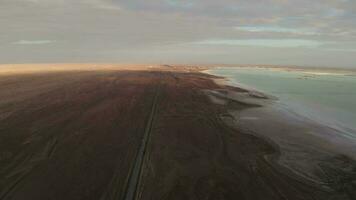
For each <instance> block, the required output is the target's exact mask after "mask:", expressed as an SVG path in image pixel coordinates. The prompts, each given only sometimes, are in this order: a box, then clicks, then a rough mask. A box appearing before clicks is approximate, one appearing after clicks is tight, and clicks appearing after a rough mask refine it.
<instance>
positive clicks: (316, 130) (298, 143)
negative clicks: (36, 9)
mask: <svg viewBox="0 0 356 200" xmlns="http://www.w3.org/2000/svg"><path fill="white" fill-rule="evenodd" d="M202 73H207V74H209V75H212V76H216V78H212V79H213V80H214V82H216V83H217V84H219V85H221V86H224V87H226V86H229V87H237V88H241V89H242V90H246V94H247V96H249V98H252V99H254V100H251V99H249V98H246V96H241V95H240V96H238V95H228V94H226V93H225V94H224V95H220V97H221V98H227V99H234V100H236V101H239V102H245V103H250V104H251V105H255V106H252V107H251V108H246V109H244V110H242V111H238V110H234V109H231V110H230V113H231V115H232V116H233V117H234V120H235V121H236V122H235V123H233V124H232V126H235V127H238V128H243V129H246V130H248V131H250V132H251V133H252V134H254V135H256V136H259V137H261V138H264V139H266V140H267V141H272V142H273V143H275V144H276V145H278V146H279V148H280V149H281V151H282V152H281V155H280V157H279V159H280V160H279V161H278V162H279V163H280V164H282V165H284V166H285V167H287V168H289V169H291V170H293V171H295V172H297V173H299V174H304V176H305V178H310V177H313V178H314V179H315V178H317V177H316V176H315V174H313V173H314V172H312V171H313V170H315V169H316V168H318V166H319V165H320V163H318V162H313V161H312V160H309V161H310V163H309V164H308V163H304V160H305V159H306V158H308V157H309V158H315V159H320V158H321V157H325V158H326V157H328V156H330V155H334V156H337V155H339V154H343V155H347V156H348V157H350V159H352V160H354V161H356V146H355V143H354V142H352V141H348V140H346V139H345V138H344V137H343V136H340V133H341V130H338V129H335V128H333V127H329V126H328V125H325V124H321V123H319V122H318V121H314V120H311V119H309V118H308V117H306V116H303V115H300V114H299V113H296V112H294V111H293V110H290V109H288V107H282V106H281V104H280V103H279V102H276V100H277V99H276V97H273V96H270V95H268V94H265V93H263V92H260V91H257V90H250V89H249V88H248V87H244V86H242V85H239V84H237V85H236V84H235V83H232V82H231V81H230V80H229V78H228V77H222V76H217V75H214V74H213V73H210V72H209V70H206V71H203V72H202ZM251 92H252V93H255V92H257V93H258V94H261V95H263V97H264V98H263V100H261V99H260V98H257V99H256V97H255V96H253V95H250V94H251ZM215 96H216V95H215ZM246 99H249V100H248V101H247V102H246ZM256 105H257V106H256ZM262 118H264V119H262ZM259 120H260V121H262V122H258V121H259ZM274 123H275V124H279V125H280V126H281V127H282V128H281V127H279V128H275V127H273V126H271V127H270V126H269V125H268V124H274ZM253 127H254V128H253ZM256 127H257V128H256ZM279 129H282V130H284V131H291V132H294V133H295V134H298V135H295V136H293V135H289V136H287V137H286V135H285V133H283V132H281V131H280V130H279ZM294 129H297V130H299V132H298V131H294ZM266 132H267V133H266ZM303 132H304V133H303ZM303 134H304V135H303ZM296 136H297V137H299V138H295V137H296ZM303 137H304V139H301V138H303ZM281 138H282V139H281ZM308 140H312V141H314V143H313V144H309V145H310V146H308V145H305V141H308ZM318 140H319V141H318ZM289 141H294V142H295V143H293V146H294V147H293V148H295V149H293V150H292V149H290V145H291V144H290V142H289ZM315 148H319V150H315ZM306 149H309V150H307V151H308V152H309V154H308V155H305V156H303V157H300V158H298V156H297V155H296V154H300V153H306V152H303V151H306ZM313 149H314V150H313ZM313 151H314V153H311V152H313ZM296 152H297V153H296ZM314 154H315V155H314ZM286 158H288V159H290V160H293V163H288V161H286ZM291 158H293V159H291ZM301 163H302V165H304V166H301V165H300V164H301ZM308 165H309V166H308ZM301 169H302V170H301ZM319 181H320V180H319Z"/></svg>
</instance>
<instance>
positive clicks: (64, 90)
mask: <svg viewBox="0 0 356 200" xmlns="http://www.w3.org/2000/svg"><path fill="white" fill-rule="evenodd" d="M43 69H45V67H44V68H39V69H38V70H35V71H28V70H27V71H26V70H23V71H21V70H18V71H16V70H13V71H9V70H7V71H6V70H4V71H3V73H2V74H0V199H1V200H5V199H12V200H23V199H66V200H71V199H73V200H78V199H83V200H84V199H85V200H88V199H95V200H97V199H103V200H104V199H212V200H213V199H214V200H215V199H254V200H255V199H256V200H257V199H261V200H262V199H263V200H272V199H296V200H297V199H310V200H312V199H313V200H314V199H323V200H324V199H353V198H355V195H356V194H355V191H356V183H355V177H356V173H355V171H356V167H355V166H356V165H355V162H354V161H353V160H352V159H350V158H348V157H347V156H345V155H336V154H335V155H330V153H329V152H327V153H326V154H328V155H330V157H331V158H332V159H330V160H327V161H325V164H328V163H329V164H330V163H331V164H330V165H326V166H335V163H336V164H337V165H336V166H337V167H338V168H336V169H334V168H332V167H324V168H322V169H323V170H320V171H321V172H323V173H324V174H323V173H321V174H320V179H319V180H310V179H307V178H305V177H304V176H301V175H299V174H297V173H295V172H293V171H292V170H290V169H289V168H287V167H285V166H283V165H281V164H280V163H279V162H278V159H279V156H280V154H281V152H280V149H279V146H278V145H277V144H275V143H273V142H272V141H270V140H268V139H266V138H262V137H258V136H256V135H254V134H250V133H249V132H248V131H246V130H245V129H240V128H239V126H238V124H236V123H235V122H234V116H232V115H231V114H229V111H230V110H235V111H237V112H238V111H241V110H246V109H250V108H255V107H259V106H260V105H256V104H252V103H246V102H243V101H239V100H236V99H231V98H226V97H224V94H226V93H228V92H235V93H241V94H246V93H247V91H246V90H244V89H240V88H233V87H230V86H224V85H219V84H217V83H216V82H215V81H214V80H213V79H214V78H217V77H213V76H211V75H207V74H203V73H201V72H200V70H201V69H202V68H199V67H182V66H180V67H173V66H148V67H145V66H138V67H122V66H121V67H115V66H111V65H110V66H107V67H103V68H100V67H95V68H94V67H93V68H90V70H84V68H83V67H82V66H80V67H72V68H70V69H71V70H68V69H67V70H57V69H61V66H57V67H56V68H55V69H52V70H43ZM256 98H261V97H256ZM219 102H220V103H219ZM222 102H223V103H222ZM286 131H288V129H287V128H286ZM333 164H334V165H333Z"/></svg>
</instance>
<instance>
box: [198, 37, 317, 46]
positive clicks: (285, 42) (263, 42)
mask: <svg viewBox="0 0 356 200" xmlns="http://www.w3.org/2000/svg"><path fill="white" fill-rule="evenodd" d="M194 44H201V45H236V46H255V47H276V48H287V47H307V48H316V47H319V46H320V45H321V44H322V43H321V42H319V41H314V40H303V39H245V40H227V39H220V40H204V41H199V42H195V43H194Z"/></svg>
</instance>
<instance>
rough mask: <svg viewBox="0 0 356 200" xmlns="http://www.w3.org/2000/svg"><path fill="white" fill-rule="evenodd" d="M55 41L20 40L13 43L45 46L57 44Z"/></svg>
mask: <svg viewBox="0 0 356 200" xmlns="http://www.w3.org/2000/svg"><path fill="white" fill-rule="evenodd" d="M55 42H56V41H55V40H19V41H16V42H13V44H16V45H44V44H51V43H55Z"/></svg>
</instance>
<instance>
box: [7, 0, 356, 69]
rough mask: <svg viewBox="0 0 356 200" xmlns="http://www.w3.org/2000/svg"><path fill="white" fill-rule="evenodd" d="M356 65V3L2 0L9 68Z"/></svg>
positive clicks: (311, 0)
mask: <svg viewBox="0 0 356 200" xmlns="http://www.w3.org/2000/svg"><path fill="white" fill-rule="evenodd" d="M40 62H47V63H48V62H118V63H191V64H206V63H211V64H215V63H226V64H278V65H286V64H288V65H303V66H329V67H356V1H355V0H219V1H217V0H0V63H40Z"/></svg>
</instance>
